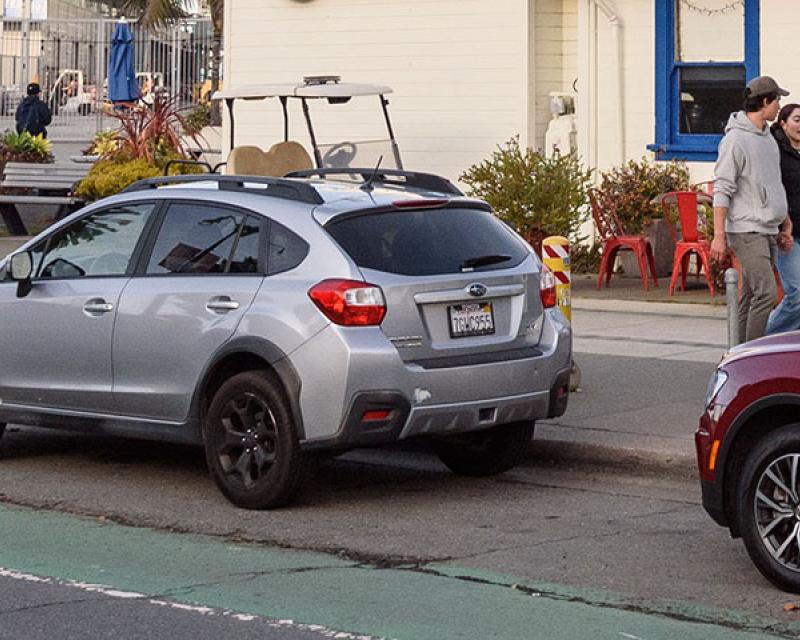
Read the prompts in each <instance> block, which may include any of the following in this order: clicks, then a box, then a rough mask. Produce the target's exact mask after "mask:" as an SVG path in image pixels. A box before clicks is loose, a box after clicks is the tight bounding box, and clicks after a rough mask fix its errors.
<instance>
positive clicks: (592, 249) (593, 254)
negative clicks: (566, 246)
mask: <svg viewBox="0 0 800 640" xmlns="http://www.w3.org/2000/svg"><path fill="white" fill-rule="evenodd" d="M602 255H603V243H602V242H595V243H594V244H578V243H575V244H573V245H572V246H571V247H570V255H569V261H570V270H571V271H572V273H598V272H599V271H600V259H601V258H602Z"/></svg>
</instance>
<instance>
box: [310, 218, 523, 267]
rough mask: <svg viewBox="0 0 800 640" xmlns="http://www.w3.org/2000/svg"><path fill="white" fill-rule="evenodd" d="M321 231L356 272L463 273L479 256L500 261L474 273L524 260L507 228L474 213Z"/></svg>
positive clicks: (359, 222)
mask: <svg viewBox="0 0 800 640" xmlns="http://www.w3.org/2000/svg"><path fill="white" fill-rule="evenodd" d="M326 229H327V231H328V232H329V233H330V234H331V235H332V236H333V238H334V239H335V240H336V241H337V242H338V243H339V244H340V245H341V246H342V248H343V249H344V250H345V251H347V253H348V254H349V255H350V257H351V258H353V260H354V261H355V263H356V264H357V265H358V266H359V267H365V268H367V269H376V270H377V271H386V272H388V273H398V274H402V275H408V276H416V275H433V274H440V273H462V271H463V267H464V266H465V263H468V262H469V261H470V260H474V259H476V258H480V257H483V256H503V258H504V259H502V260H498V261H496V262H491V263H490V264H486V265H476V266H475V267H474V270H475V271H490V270H493V269H508V268H509V267H515V266H517V265H518V264H519V263H520V262H522V261H523V260H524V259H525V258H526V257H527V256H528V250H527V249H526V248H525V245H523V244H522V242H521V241H520V240H519V239H518V238H516V237H515V236H514V234H513V233H512V232H511V231H510V230H509V229H508V227H506V226H505V225H504V224H503V223H502V222H500V220H498V219H497V218H495V217H494V216H493V215H492V214H491V213H488V212H487V211H478V210H476V209H431V210H426V211H399V212H397V213H394V212H392V213H377V214H372V215H369V214H368V215H363V216H355V217H352V218H345V219H344V220H341V221H340V222H336V221H335V220H334V221H333V222H332V223H331V224H329V225H328V226H327V227H326Z"/></svg>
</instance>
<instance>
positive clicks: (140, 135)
mask: <svg viewBox="0 0 800 640" xmlns="http://www.w3.org/2000/svg"><path fill="white" fill-rule="evenodd" d="M114 117H116V118H117V120H118V121H119V127H118V129H116V130H115V131H111V132H107V133H104V134H103V135H102V136H99V137H98V138H97V139H96V140H95V145H94V151H95V152H96V153H97V155H98V156H99V160H98V162H97V163H96V164H95V165H94V166H93V167H92V169H91V170H90V171H89V173H88V174H87V175H86V177H85V178H84V179H83V180H82V181H81V182H80V184H79V185H78V187H77V189H76V193H77V194H78V195H79V196H81V197H82V198H85V199H86V200H98V199H100V198H105V197H107V196H110V195H113V194H115V193H119V192H120V191H122V190H123V189H125V188H126V187H128V186H129V185H131V184H133V183H134V182H136V181H137V180H142V179H145V178H152V177H155V176H159V175H163V174H164V171H165V170H166V169H167V165H168V164H169V163H170V161H173V160H190V159H191V158H190V156H189V154H188V153H187V152H186V149H185V148H184V142H183V141H184V140H185V137H184V136H188V137H189V138H190V139H194V134H193V133H191V132H189V133H187V130H188V127H187V125H186V120H185V118H184V116H183V114H182V110H181V109H180V108H179V107H178V106H177V102H176V100H175V99H172V98H169V97H165V96H162V95H158V94H157V95H156V96H155V99H154V102H153V104H152V105H151V106H144V105H137V106H134V107H131V108H129V109H126V110H124V111H119V112H115V113H114ZM199 171H200V169H199V168H198V167H196V166H191V165H182V164H172V165H170V167H169V173H170V175H178V174H184V173H197V172H199Z"/></svg>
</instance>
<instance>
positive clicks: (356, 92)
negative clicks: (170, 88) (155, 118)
mask: <svg viewBox="0 0 800 640" xmlns="http://www.w3.org/2000/svg"><path fill="white" fill-rule="evenodd" d="M335 77H336V76H327V77H320V79H317V78H306V79H305V82H302V83H298V84H291V83H288V82H287V83H285V84H245V85H240V86H238V87H230V88H226V89H223V90H221V91H217V92H216V93H214V95H213V96H212V100H230V99H233V100H262V99H264V98H283V97H285V98H351V97H355V96H379V95H383V94H386V93H392V89H391V87H386V86H382V85H377V84H355V83H353V82H339V81H338V80H334V79H333V78H335Z"/></svg>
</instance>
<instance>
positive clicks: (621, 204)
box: [600, 158, 690, 234]
mask: <svg viewBox="0 0 800 640" xmlns="http://www.w3.org/2000/svg"><path fill="white" fill-rule="evenodd" d="M689 188H690V187H689V169H688V168H687V167H686V164H685V163H683V162H680V161H675V160H673V161H671V162H649V161H648V160H647V159H646V158H642V159H641V161H639V162H637V161H635V160H630V161H628V162H626V163H625V164H623V165H620V166H618V167H614V168H613V169H609V170H608V171H604V172H602V173H601V174H600V191H602V192H603V193H604V195H605V196H607V201H609V202H613V203H614V212H615V213H616V214H617V218H619V221H620V222H621V223H622V227H623V228H624V229H625V233H629V234H639V233H642V231H643V230H644V227H645V225H647V224H649V223H650V222H652V221H653V219H654V218H663V217H664V211H663V209H662V207H661V203H660V202H659V201H658V196H660V195H661V194H663V193H667V192H669V191H686V190H688V189H689Z"/></svg>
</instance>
